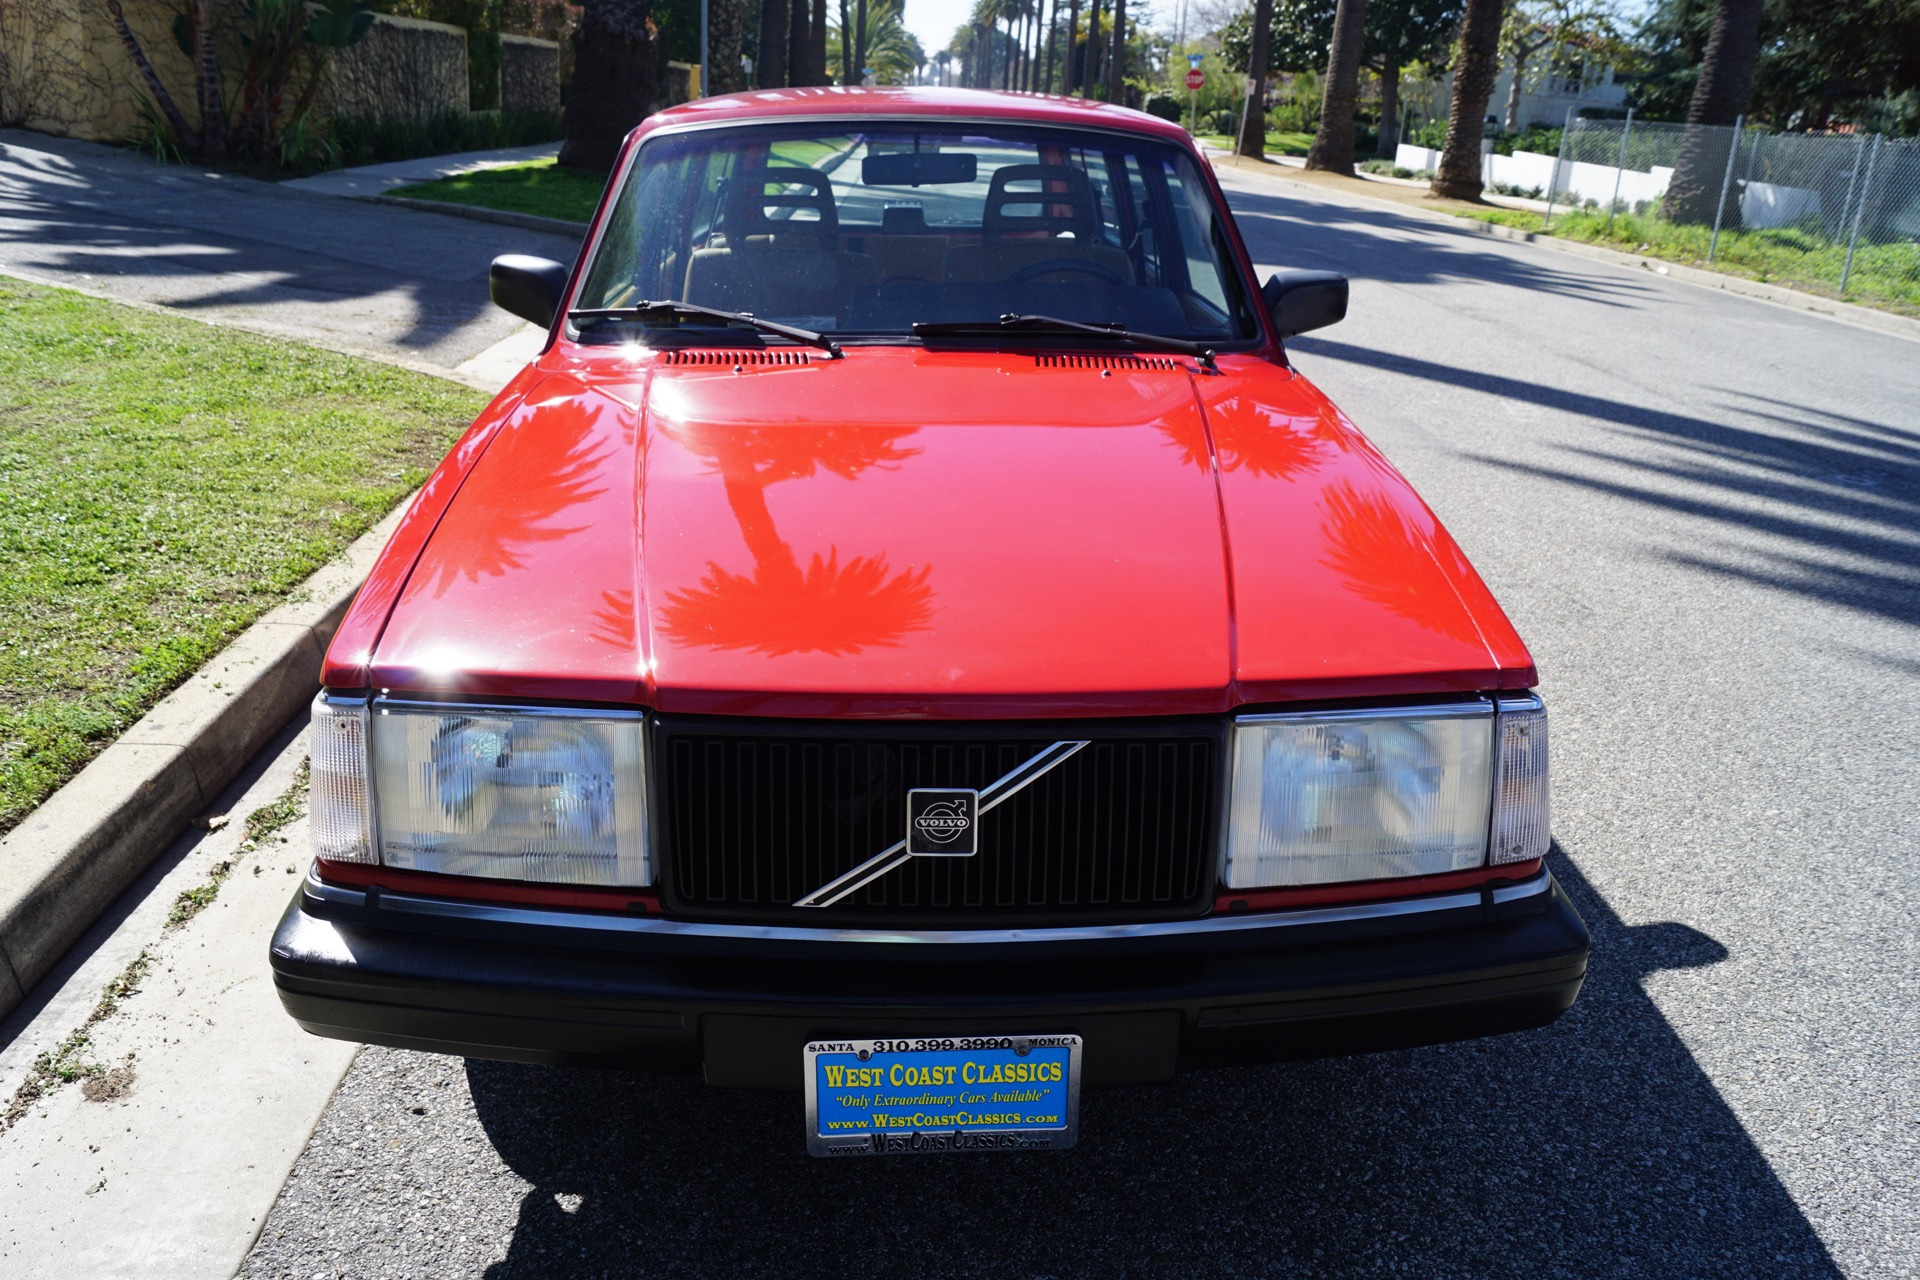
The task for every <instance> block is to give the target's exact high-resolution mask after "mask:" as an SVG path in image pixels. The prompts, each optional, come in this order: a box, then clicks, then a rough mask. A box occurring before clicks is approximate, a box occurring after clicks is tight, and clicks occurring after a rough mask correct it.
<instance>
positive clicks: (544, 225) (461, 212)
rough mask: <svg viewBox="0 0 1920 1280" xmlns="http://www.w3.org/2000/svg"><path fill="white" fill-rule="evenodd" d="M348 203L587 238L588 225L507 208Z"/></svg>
mask: <svg viewBox="0 0 1920 1280" xmlns="http://www.w3.org/2000/svg"><path fill="white" fill-rule="evenodd" d="M345 198H346V199H348V200H365V201H367V202H368V203H369V204H392V205H400V206H402V207H403V208H408V209H419V210H420V211H421V212H423V213H445V214H451V215H452V216H453V217H456V218H472V219H473V220H474V221H475V222H497V223H499V224H500V225H501V226H504V227H521V228H524V229H525V230H527V231H545V232H549V233H551V234H553V235H561V236H576V237H579V238H582V239H584V238H585V237H586V234H587V224H586V223H584V222H569V221H567V220H566V219H565V218H542V217H540V216H538V215H537V214H531V213H509V212H507V211H506V210H504V209H489V208H487V207H486V206H485V205H478V204H454V203H452V202H451V201H447V200H415V199H414V198H413V197H412V196H347V197H345Z"/></svg>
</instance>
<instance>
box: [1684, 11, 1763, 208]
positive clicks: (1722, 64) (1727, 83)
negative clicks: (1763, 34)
mask: <svg viewBox="0 0 1920 1280" xmlns="http://www.w3.org/2000/svg"><path fill="white" fill-rule="evenodd" d="M1760 13H1761V0H1718V3H1717V4H1715V5H1714V9H1713V30H1712V32H1711V33H1710V34H1709V35H1708V36H1707V49H1706V54H1705V56H1704V57H1703V58H1702V59H1701V62H1700V79H1699V80H1697V81H1696V82H1695V83H1694V86H1693V100H1692V101H1691V102H1690V103H1688V104H1687V132H1686V135H1685V136H1684V137H1682V138H1681V140H1680V155H1679V157H1678V158H1677V159H1675V161H1674V164H1673V181H1672V182H1670V183H1669V184H1668V185H1667V195H1666V198H1665V199H1664V200H1662V201H1661V202H1660V214H1661V216H1662V217H1664V218H1667V219H1669V220H1670V221H1673V222H1702V223H1704V222H1712V221H1713V215H1714V209H1715V207H1716V206H1717V205H1718V204H1719V203H1720V196H1721V189H1722V187H1723V186H1724V185H1725V180H1726V168H1727V160H1728V157H1729V156H1730V155H1731V154H1732V150H1733V148H1734V147H1735V146H1737V145H1739V138H1738V137H1737V136H1735V135H1734V134H1733V131H1732V130H1730V129H1727V128H1725V127H1723V126H1727V125H1731V124H1732V123H1733V122H1734V121H1735V120H1737V119H1739V118H1740V116H1741V115H1742V114H1743V113H1744V112H1745V111H1746V109H1747V98H1748V96H1749V95H1750V94H1751V93H1752V90H1753V64H1754V61H1755V59H1756V58H1758V56H1759V52H1760ZM1716 126H1721V127H1716ZM1739 209H1740V206H1739V202H1738V201H1729V202H1728V210H1726V211H1723V212H1722V215H1721V218H1722V221H1723V222H1724V221H1726V219H1727V216H1728V214H1729V213H1730V214H1731V216H1732V219H1733V222H1734V224H1735V225H1737V224H1738V222H1739V217H1740V213H1739Z"/></svg>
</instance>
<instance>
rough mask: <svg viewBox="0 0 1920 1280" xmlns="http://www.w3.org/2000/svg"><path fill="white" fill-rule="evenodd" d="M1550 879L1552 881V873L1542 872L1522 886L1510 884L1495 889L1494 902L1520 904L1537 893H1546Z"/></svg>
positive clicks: (1521, 884)
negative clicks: (1522, 900)
mask: <svg viewBox="0 0 1920 1280" xmlns="http://www.w3.org/2000/svg"><path fill="white" fill-rule="evenodd" d="M1550 879H1552V873H1551V872H1548V871H1542V872H1541V873H1540V874H1539V875H1537V876H1535V877H1534V878H1533V879H1531V880H1527V881H1524V882H1522V883H1520V884H1510V885H1506V886H1504V887H1502V888H1499V889H1495V890H1494V891H1493V900H1494V902H1496V903H1501V902H1518V901H1520V899H1522V898H1531V897H1532V896H1533V895H1534V894H1536V893H1542V892H1544V891H1545V890H1546V887H1547V881H1548V880H1550Z"/></svg>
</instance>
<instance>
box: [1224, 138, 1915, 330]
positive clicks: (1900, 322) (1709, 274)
mask: <svg viewBox="0 0 1920 1280" xmlns="http://www.w3.org/2000/svg"><path fill="white" fill-rule="evenodd" d="M1207 159H1208V160H1209V161H1210V162H1211V163H1212V164H1213V165H1214V167H1216V168H1220V167H1225V168H1228V169H1232V170H1234V171H1235V172H1237V173H1251V174H1256V175H1259V176H1262V177H1267V178H1275V179H1278V180H1279V181H1281V182H1286V183H1290V184H1291V185H1293V186H1296V187H1305V188H1306V189H1307V190H1309V191H1315V192H1319V193H1321V194H1323V195H1325V196H1327V197H1328V198H1330V199H1332V200H1336V201H1350V202H1352V203H1354V204H1361V205H1366V206H1368V207H1370V208H1379V209H1388V210H1392V211H1393V212H1395V213H1401V214H1406V215H1408V216H1410V217H1415V218H1420V219H1423V220H1425V221H1427V222H1432V223H1434V224H1436V225H1439V226H1450V227H1452V228H1453V229H1454V230H1456V231H1461V232H1465V233H1467V234H1469V235H1483V236H1494V237H1497V238H1498V239H1501V240H1517V241H1521V242H1522V243H1525V244H1533V245H1539V246H1540V247H1541V248H1545V249H1553V250H1556V251H1558V252H1560V253H1570V254H1573V255H1574V256H1575V257H1581V258H1591V259H1593V260H1594V261H1596V262H1609V263H1612V264H1614V265H1615V266H1621V267H1639V268H1641V269H1642V270H1645V271H1649V272H1653V273H1654V274H1656V275H1663V276H1666V277H1667V278H1668V279H1669V280H1679V281H1682V282H1684V283H1686V284H1697V285H1700V286H1702V287H1703V288H1708V289H1719V290H1721V291H1722V292H1724V293H1734V294H1739V295H1740V296H1741V297H1744V298H1753V299H1755V300H1757V301H1760V302H1771V303H1773V304H1774V305H1776V306H1781V307H1786V308H1789V309H1790V310H1793V311H1805V312H1809V313H1811V314H1813V315H1817V316H1825V317H1826V318H1827V319H1829V320H1838V321H1840V322H1841V323H1842V324H1854V325H1859V326H1860V327H1861V328H1863V329H1876V330H1878V331H1879V332H1881V333H1890V334H1893V335H1894V336H1895V337H1900V338H1911V339H1914V340H1916V341H1920V320H1915V319H1913V318H1911V317H1909V316H1902V315H1896V314H1894V313H1893V312H1890V311H1881V310H1879V309H1877V308H1875V307H1862V306H1858V305H1856V304H1854V303H1851V302H1841V301H1840V300H1838V299H1837V298H1823V297H1821V296H1820V295H1819V294H1817V293H1807V292H1804V291H1803V290H1800V289H1789V288H1786V287H1784V286H1781V285H1777V284H1767V283H1765V282H1764V281H1760V280H1749V279H1747V278H1746V277H1745V276H1736V275H1729V274H1728V273H1726V272H1724V271H1707V270H1703V269H1702V268H1700V267H1689V266H1685V265H1683V264H1681V263H1678V262H1670V261H1668V260H1667V259H1665V258H1648V257H1643V256H1641V255H1640V254H1637V253H1626V252H1623V251H1621V250H1619V249H1609V248H1607V247H1605V246H1604V245H1597V244H1587V243H1585V242H1584V241H1580V240H1567V239H1564V238H1562V237H1560V236H1555V235H1542V234H1541V233H1539V232H1537V231H1525V230H1522V229H1521V228H1519V227H1509V226H1504V225H1502V224H1501V223H1498V222H1482V221H1480V220H1479V219H1478V218H1467V217H1458V216H1455V215H1454V214H1451V213H1447V212H1445V211H1444V210H1440V209H1422V208H1420V207H1419V206H1417V205H1411V204H1407V203H1405V202H1404V201H1400V200H1388V199H1384V198H1382V197H1380V196H1369V195H1363V194H1361V193H1360V192H1357V191H1341V190H1338V189H1337V188H1333V187H1327V186H1322V185H1321V184H1319V183H1317V182H1302V181H1298V180H1296V179H1294V178H1291V177H1289V176H1288V175H1287V174H1286V173H1285V172H1284V171H1277V170H1279V166H1276V165H1270V164H1261V165H1259V166H1258V167H1255V166H1253V165H1250V164H1245V163H1241V162H1240V161H1239V158H1238V157H1234V156H1228V155H1225V154H1223V153H1209V154H1208V156H1207Z"/></svg>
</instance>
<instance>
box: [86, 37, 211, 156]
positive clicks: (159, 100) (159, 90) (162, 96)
mask: <svg viewBox="0 0 1920 1280" xmlns="http://www.w3.org/2000/svg"><path fill="white" fill-rule="evenodd" d="M106 2H107V16H108V18H110V19H111V20H112V21H113V30H114V33H115V34H116V35H118V36H119V37H120V43H121V44H122V45H124V46H126V50H127V57H129V58H131V59H132V60H133V68H134V70H135V71H138V72H139V73H140V80H141V82H142V83H143V84H145V85H146V87H147V92H148V93H149V94H150V95H152V97H153V105H154V106H156V107H158V108H159V109H160V114H161V115H163V116H165V117H166V119H167V127H168V128H170V129H172V130H173V140H174V142H176V143H177V144H179V147H180V149H181V150H182V151H186V152H189V153H192V154H195V155H197V154H199V151H200V133H199V131H198V130H197V129H195V128H194V127H193V126H192V125H190V124H188V123H187V117H186V116H185V115H183V114H182V113H181V111H180V107H179V105H178V104H176V103H175V102H174V100H173V95H172V94H170V93H168V92H167V87H166V86H165V85H163V84H161V83H160V77H159V75H158V74H156V73H155V71H154V69H153V64H152V63H151V62H149V61H147V51H146V50H145V49H142V48H141V47H140V41H139V40H137V39H135V38H134V34H133V31H132V30H131V29H130V28H129V27H128V26H127V15H126V14H125V13H124V12H122V11H121V8H120V0H106Z"/></svg>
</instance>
